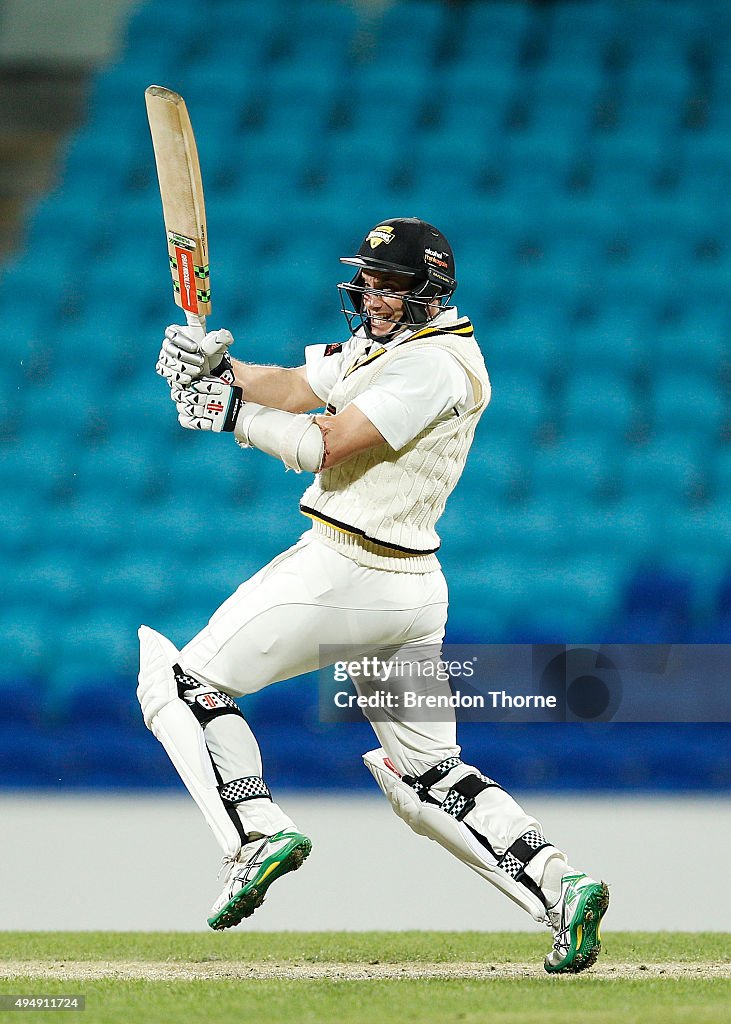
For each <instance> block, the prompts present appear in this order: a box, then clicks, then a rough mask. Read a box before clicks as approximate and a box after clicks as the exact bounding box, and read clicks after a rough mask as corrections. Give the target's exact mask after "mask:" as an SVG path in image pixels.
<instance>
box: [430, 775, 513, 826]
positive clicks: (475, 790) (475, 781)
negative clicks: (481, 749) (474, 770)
mask: <svg viewBox="0 0 731 1024" xmlns="http://www.w3.org/2000/svg"><path fill="white" fill-rule="evenodd" d="M497 785H498V784H497V782H495V781H494V780H493V779H488V777H487V776H486V775H465V777H464V778H463V779H460V780H459V781H458V782H455V784H454V785H453V786H452V788H451V789H450V790H449V792H448V793H447V795H446V796H445V798H444V800H443V801H442V804H441V807H442V810H443V811H444V812H445V813H446V814H449V815H450V816H451V817H452V818H456V819H457V821H461V820H462V819H463V818H464V816H465V815H466V814H469V813H470V811H471V810H472V809H473V807H474V806H475V803H476V802H477V800H476V798H477V797H478V796H479V795H480V793H482V792H483V791H484V790H486V789H488V787H490V786H497ZM498 788H499V787H498Z"/></svg>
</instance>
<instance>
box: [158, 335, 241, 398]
mask: <svg viewBox="0 0 731 1024" xmlns="http://www.w3.org/2000/svg"><path fill="white" fill-rule="evenodd" d="M233 341H234V339H233V336H232V335H231V332H230V331H225V330H224V331H211V332H210V333H209V334H206V335H203V334H202V332H201V331H200V330H199V329H197V328H195V327H182V326H180V324H171V326H170V327H168V328H167V330H166V331H165V337H164V338H163V342H162V348H161V349H160V354H159V356H158V358H157V365H156V366H155V370H156V371H157V373H159V374H160V376H161V377H164V378H165V380H167V382H168V384H169V385H170V386H171V387H172V386H173V385H174V384H178V385H182V386H183V387H185V386H187V385H188V384H190V383H191V382H192V381H194V380H200V379H201V378H203V377H219V378H220V379H221V380H223V381H225V382H226V383H227V384H233V382H234V372H233V365H232V363H231V359H230V357H229V355H228V347H229V345H233Z"/></svg>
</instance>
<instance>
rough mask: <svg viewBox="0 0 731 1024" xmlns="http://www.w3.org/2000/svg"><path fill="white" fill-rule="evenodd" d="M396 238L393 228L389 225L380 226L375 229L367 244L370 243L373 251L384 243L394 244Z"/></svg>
mask: <svg viewBox="0 0 731 1024" xmlns="http://www.w3.org/2000/svg"><path fill="white" fill-rule="evenodd" d="M395 237H396V236H395V235H394V233H393V228H392V227H391V226H390V225H389V224H379V226H378V227H377V228H374V229H373V230H372V231H371V232H370V233H369V234H368V237H367V238H366V242H369V243H370V247H371V249H375V248H376V247H377V246H379V245H380V244H381V242H384V243H385V244H386V245H388V243H389V242H392V241H393V240H394V238H395Z"/></svg>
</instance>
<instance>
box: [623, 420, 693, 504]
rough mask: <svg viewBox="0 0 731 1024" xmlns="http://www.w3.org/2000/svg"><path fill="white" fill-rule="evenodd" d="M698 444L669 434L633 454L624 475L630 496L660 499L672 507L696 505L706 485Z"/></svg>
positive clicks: (626, 464)
mask: <svg viewBox="0 0 731 1024" xmlns="http://www.w3.org/2000/svg"><path fill="white" fill-rule="evenodd" d="M701 450H702V449H701V448H699V446H698V444H697V442H695V441H693V440H692V439H689V438H687V437H685V436H684V435H676V436H672V435H670V434H665V435H661V436H659V437H658V438H657V439H656V440H654V441H651V442H649V443H648V444H647V445H643V446H640V447H638V448H635V449H634V450H632V451H630V453H629V454H628V456H627V459H626V460H625V463H624V468H623V471H622V485H623V487H624V491H625V494H627V495H640V494H645V495H659V496H662V497H664V498H665V500H666V501H667V502H668V503H669V505H670V507H672V506H673V505H675V506H677V507H679V508H682V507H683V506H688V505H690V504H692V503H693V501H694V500H695V499H696V496H697V495H698V492H699V488H700V487H701V486H702V485H703V476H704V470H703V460H702V457H701Z"/></svg>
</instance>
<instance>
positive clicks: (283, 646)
mask: <svg viewBox="0 0 731 1024" xmlns="http://www.w3.org/2000/svg"><path fill="white" fill-rule="evenodd" d="M446 619H447V585H446V581H445V579H444V575H443V573H442V571H441V569H437V570H436V571H434V572H428V573H408V572H388V571H385V570H382V569H370V568H366V567H364V566H361V565H358V564H357V563H356V562H354V561H353V560H352V559H350V558H347V557H346V556H345V555H342V554H340V553H339V552H338V551H335V550H334V549H333V548H330V547H328V546H327V545H326V544H324V543H323V542H322V541H320V540H319V539H317V536H316V534H315V533H314V531H313V532H308V533H306V534H304V536H303V537H302V539H301V540H300V541H299V542H298V543H297V544H295V545H294V547H291V548H289V549H288V550H287V551H284V552H283V553H282V554H281V555H278V556H277V557H276V558H275V559H274V560H273V561H271V562H270V563H269V564H268V565H266V566H265V567H264V568H263V569H261V570H260V571H259V572H258V573H256V575H254V576H252V577H251V579H249V580H247V581H246V582H245V583H242V585H241V586H240V587H239V588H238V590H236V592H235V593H234V594H233V595H232V596H231V597H230V598H228V600H227V601H225V602H224V603H223V604H222V605H221V607H220V608H219V609H218V611H216V612H215V613H214V615H213V617H212V618H211V620H210V622H209V623H208V625H207V626H206V627H205V628H204V629H203V630H202V631H201V632H200V633H199V634H198V635H197V636H196V637H194V638H193V640H191V642H190V643H189V644H187V646H186V647H184V648H183V650H182V651H181V659H180V660H181V665H182V668H183V670H184V671H186V672H189V673H191V674H192V675H193V676H195V677H196V678H197V679H199V680H200V681H201V682H203V683H207V684H209V685H211V686H215V687H216V688H217V689H219V690H222V691H223V692H224V693H228V694H230V695H231V696H234V697H241V696H244V695H245V694H247V693H255V692H256V691H257V690H260V689H262V687H264V686H268V685H269V684H270V683H276V682H278V681H279V680H281V679H289V678H291V677H292V676H297V675H301V674H302V673H305V672H312V671H315V670H317V669H318V668H321V667H325V665H326V664H327V661H328V659H325V661H324V662H323V658H322V653H321V646H323V645H326V646H331V647H339V648H341V649H342V647H343V646H344V645H347V646H348V648H349V649H352V650H353V652H354V656H355V657H357V656H358V655H357V653H355V652H357V651H362V652H363V653H370V654H371V655H372V654H374V653H375V652H377V651H378V650H379V649H380V648H384V647H385V648H388V649H389V651H392V650H393V649H394V648H396V649H400V650H403V653H404V660H406V655H407V654H408V649H409V647H430V646H431V647H432V648H435V647H436V649H437V650H438V648H439V645H440V643H441V641H442V639H443V638H444V627H445V623H446ZM334 660H335V657H333V658H332V659H330V661H331V662H332V661H334ZM416 660H419V654H418V653H417V655H416ZM354 682H355V684H356V688H358V681H357V680H354ZM366 685H367V684H366ZM439 717H440V718H441V719H444V720H442V721H423V720H419V718H420V716H414V718H415V719H416V720H409V719H408V716H404V717H403V718H401V717H394V718H387V719H386V720H385V721H375V720H374V721H371V725H372V727H373V729H374V731H375V733H376V735H377V737H378V741H379V743H380V745H381V747H383V749H384V751H385V753H386V755H387V756H388V757H389V758H390V760H391V762H392V763H393V765H394V767H395V768H396V770H397V771H398V772H399V774H401V775H410V776H419V775H422V774H423V773H424V772H425V771H426V770H427V769H428V768H431V767H433V766H434V765H435V764H438V763H439V762H440V761H444V760H446V759H447V758H450V757H459V755H460V747H459V746H458V744H457V729H456V723H455V718H454V711H453V710H452V709H440V714H439ZM242 725H243V726H244V730H245V736H246V740H245V742H246V745H247V749H246V750H237V752H236V756H237V761H238V762H239V763H240V765H241V774H242V775H245V774H250V775H258V776H261V775H262V774H263V772H262V761H261V754H260V752H259V746H258V744H257V742H256V739H255V738H254V735H253V733H252V732H251V729H250V728H249V727H248V725H246V723H243V722H242ZM437 788H438V787H437ZM442 795H444V794H442ZM237 810H238V813H239V815H240V817H241V820H242V822H243V824H244V827H245V829H246V831H247V832H252V833H255V832H261V833H263V834H265V835H266V834H269V835H272V834H274V833H275V832H278V831H279V830H281V829H283V828H290V827H292V826H293V822H292V821H291V819H290V818H288V817H287V816H286V815H285V814H284V812H283V811H282V809H281V808H280V807H279V805H278V804H276V803H274V802H273V801H269V800H263V799H255V800H250V801H246V802H245V803H242V804H239V805H238V807H237ZM478 812H479V813H478V814H477V816H478V818H479V819H480V820H479V824H480V828H481V830H482V831H483V832H484V834H486V835H488V836H489V837H490V840H491V842H493V844H494V845H496V846H497V847H498V848H499V849H506V848H507V846H508V845H509V843H510V842H511V841H512V840H513V839H515V838H517V836H520V835H522V834H523V833H525V832H526V831H528V830H529V829H531V828H535V827H537V824H538V823H537V822H536V820H535V818H533V817H531V816H529V815H527V814H526V813H525V812H524V811H523V809H522V808H521V807H520V806H519V805H518V804H517V803H516V802H515V801H514V800H513V798H512V797H510V796H509V795H508V794H507V793H505V792H504V791H503V790H500V789H497V788H491V789H489V790H486V791H485V793H483V794H482V796H481V799H480V807H479V808H478Z"/></svg>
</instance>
